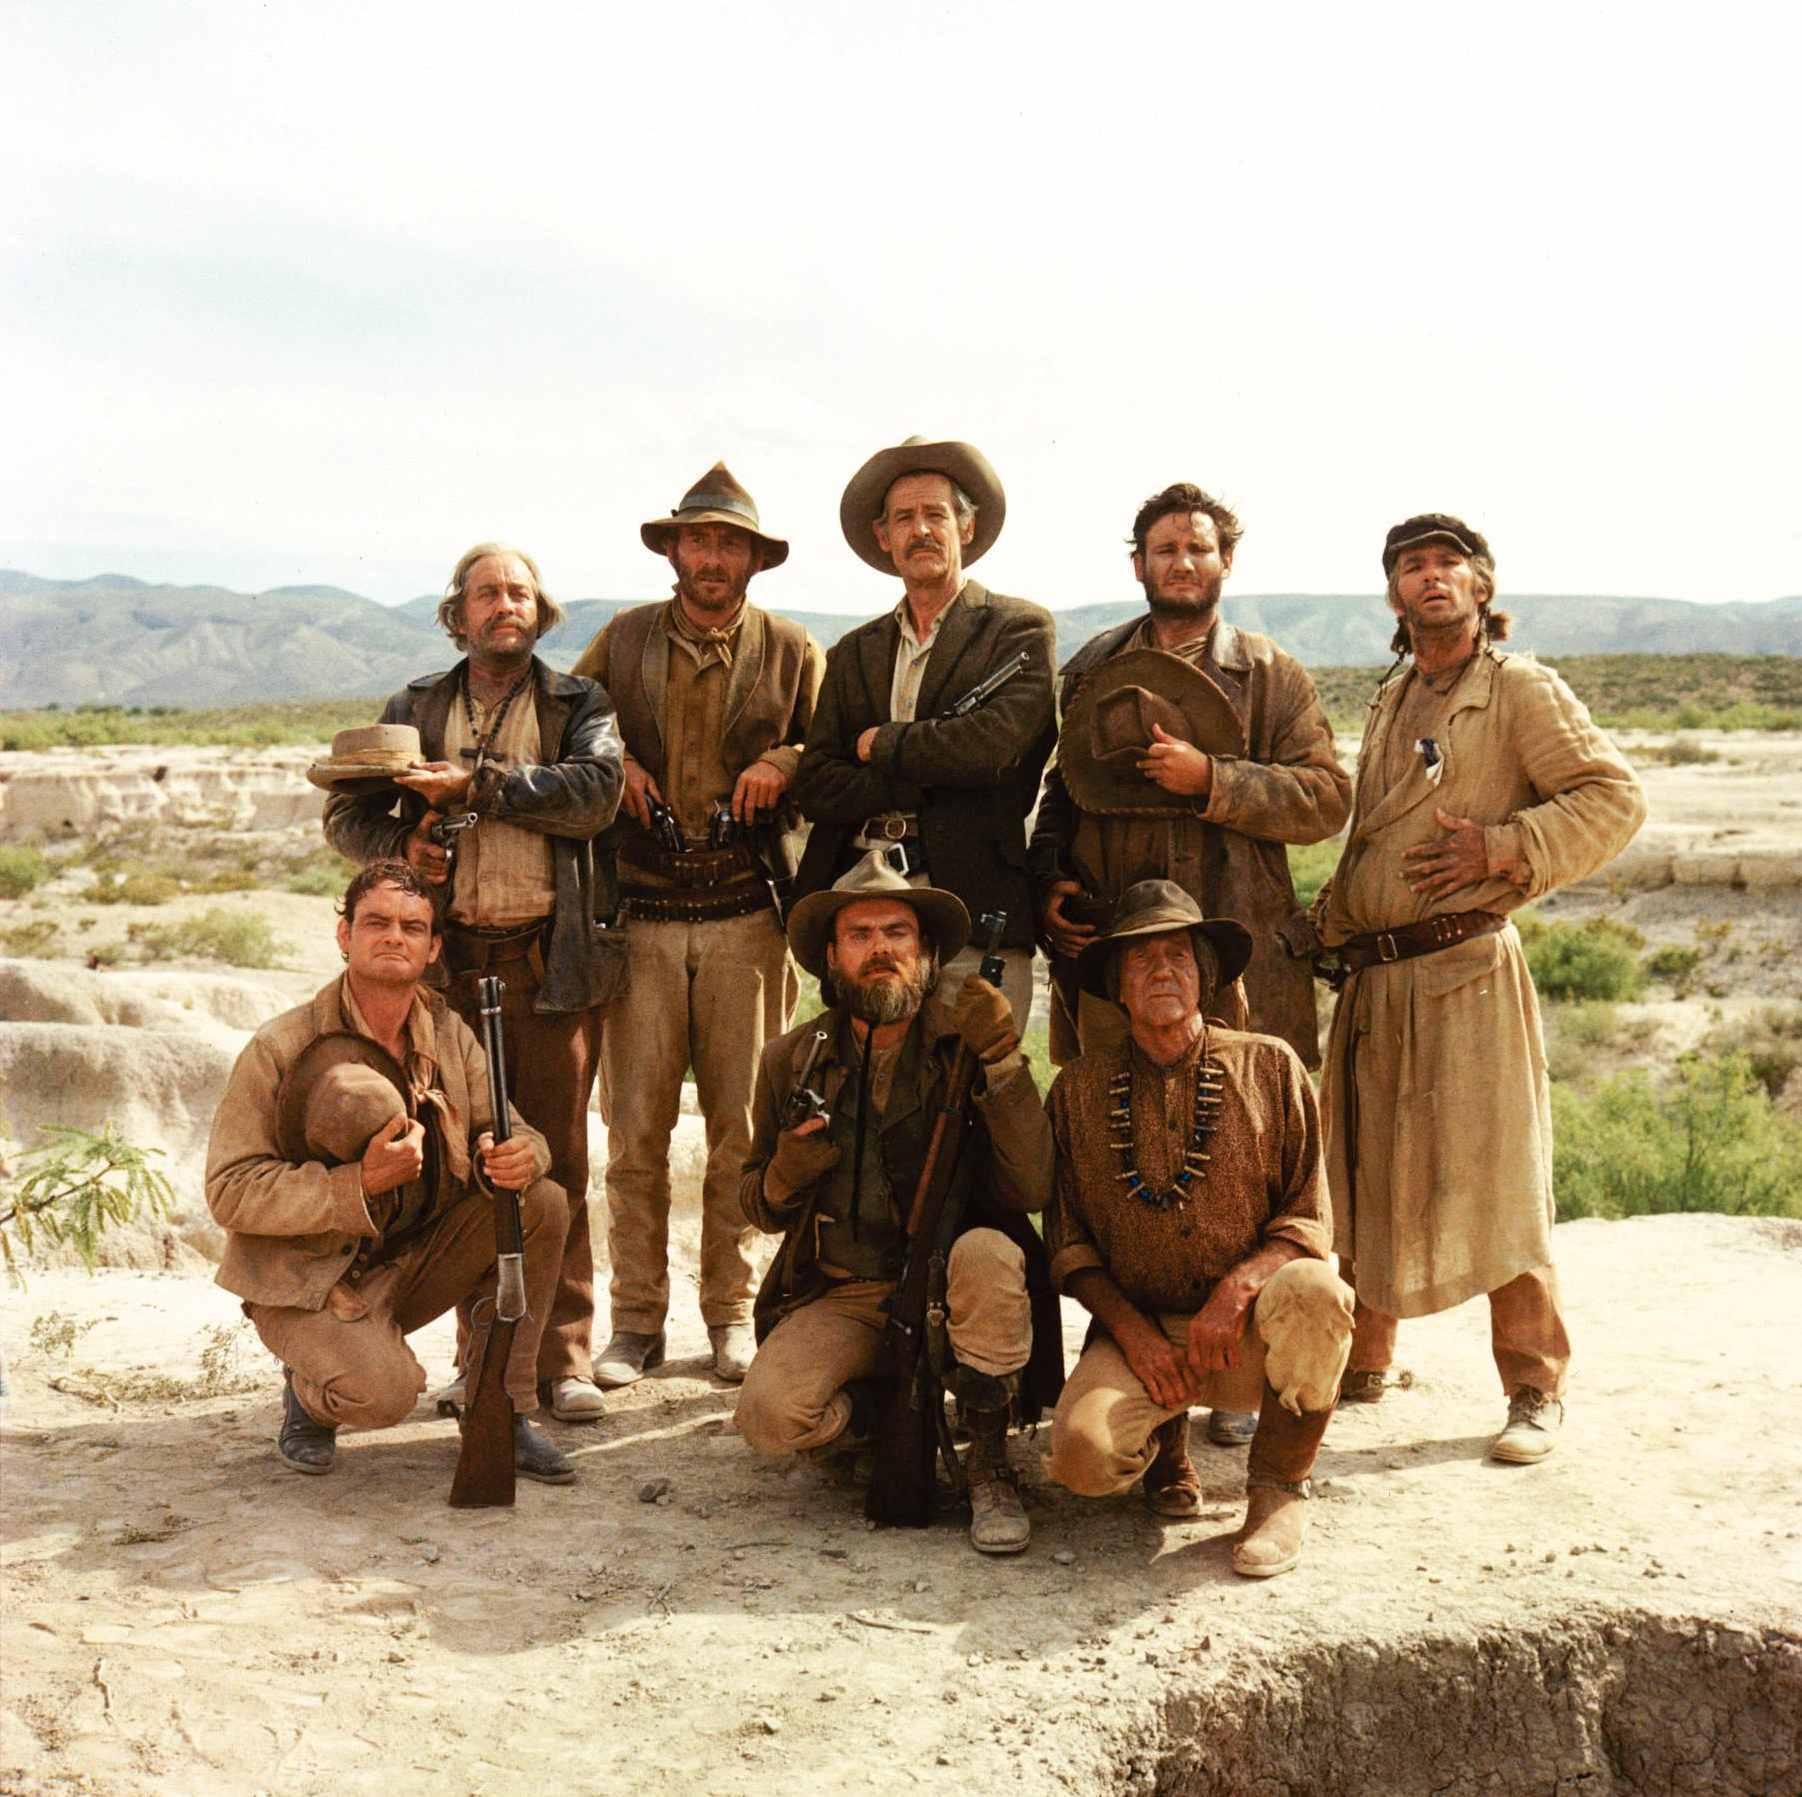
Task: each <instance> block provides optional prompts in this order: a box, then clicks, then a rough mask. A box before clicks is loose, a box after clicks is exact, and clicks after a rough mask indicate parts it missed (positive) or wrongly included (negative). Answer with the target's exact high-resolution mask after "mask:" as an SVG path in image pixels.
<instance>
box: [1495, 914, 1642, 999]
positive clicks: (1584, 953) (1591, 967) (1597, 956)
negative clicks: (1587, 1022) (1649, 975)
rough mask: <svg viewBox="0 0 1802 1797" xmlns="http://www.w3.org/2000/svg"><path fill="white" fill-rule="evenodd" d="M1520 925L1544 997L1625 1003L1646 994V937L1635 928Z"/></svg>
mask: <svg viewBox="0 0 1802 1797" xmlns="http://www.w3.org/2000/svg"><path fill="white" fill-rule="evenodd" d="M1515 922H1516V924H1517V926H1518V927H1519V928H1520V936H1521V942H1522V945H1523V946H1524V947H1525V949H1526V951H1527V966H1528V967H1529V968H1530V969H1531V970H1532V974H1533V984H1534V985H1535V986H1536V987H1537V988H1538V989H1539V994H1540V996H1541V997H1542V998H1548V999H1552V1000H1555V1001H1556V1000H1568V999H1609V1000H1620V999H1624V998H1637V997H1638V996H1639V995H1640V993H1641V992H1643V991H1644V990H1645V985H1646V976H1645V972H1644V970H1643V969H1642V968H1641V967H1640V965H1639V950H1640V949H1642V948H1644V947H1645V938H1644V937H1643V936H1642V935H1640V933H1639V932H1638V931H1637V930H1636V929H1634V928H1633V927H1632V925H1630V924H1623V923H1616V922H1615V921H1614V920H1613V919H1612V918H1607V917H1592V918H1591V919H1590V920H1589V921H1588V922H1587V923H1546V922H1544V921H1543V920H1541V919H1540V918H1537V917H1533V916H1531V915H1528V916H1526V917H1525V918H1524V919H1523V918H1522V917H1520V916H1517V917H1516V918H1515Z"/></svg>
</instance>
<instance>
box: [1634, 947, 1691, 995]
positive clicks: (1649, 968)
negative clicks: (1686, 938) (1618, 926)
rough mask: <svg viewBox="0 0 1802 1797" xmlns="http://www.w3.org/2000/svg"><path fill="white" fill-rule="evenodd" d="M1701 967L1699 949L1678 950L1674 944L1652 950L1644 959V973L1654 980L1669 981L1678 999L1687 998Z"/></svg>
mask: <svg viewBox="0 0 1802 1797" xmlns="http://www.w3.org/2000/svg"><path fill="white" fill-rule="evenodd" d="M1701 965H1702V951H1701V950H1700V949H1699V948H1678V947H1676V945H1675V944H1670V945H1667V946H1666V947H1664V948H1660V949H1654V950H1653V951H1652V953H1651V954H1649V955H1648V956H1647V957H1646V962H1645V968H1646V972H1647V973H1648V974H1650V975H1651V977H1652V978H1653V979H1655V980H1669V981H1670V983H1671V985H1672V987H1673V988H1674V989H1675V990H1676V994H1677V996H1678V997H1679V998H1687V997H1688V996H1689V993H1690V988H1691V987H1692V986H1694V985H1695V983H1696V969H1697V968H1698V967H1700V966H1701Z"/></svg>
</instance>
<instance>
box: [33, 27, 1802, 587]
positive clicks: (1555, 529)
mask: <svg viewBox="0 0 1802 1797" xmlns="http://www.w3.org/2000/svg"><path fill="white" fill-rule="evenodd" d="M1798 16H1799V15H1797V14H1796V12H1795V11H1794V9H1788V8H1775V7H1770V6H1768V5H1763V4H1760V5H1739V4H1735V3H1733V0H1728V3H1726V4H1715V5H1711V6H1709V7H1707V8H1686V9H1683V10H1681V11H1679V10H1677V9H1671V8H1653V7H1642V8H1634V7H1627V6H1624V5H1621V4H1612V5H1605V6H1604V5H1587V4H1582V3H1565V4H1557V5H1541V4H1535V3H1532V0H1527V3H1524V4H1516V5H1513V6H1510V7H1507V8H1503V7H1499V6H1484V7H1473V6H1457V5H1446V4H1443V3H1441V4H1436V5H1432V6H1413V5H1383V4H1380V3H1379V4H1373V5H1369V6H1363V7H1355V8H1354V7H1346V6H1342V5H1337V6H1312V5H1299V4H1297V5H1289V6H1284V7H1265V6H1257V5H1253V4H1240V5H1235V6H1231V7H1226V6H1218V5H1211V4H1206V3H1194V0H1191V3H1190V4H1184V5H1142V4H1133V3H1131V0H1126V3H1115V4H1108V5H1086V6H1081V7H1059V6H1055V5H1046V4H1043V3H1041V4H1039V5H1036V6H1031V7H1029V6H1025V5H1001V4H995V3H992V0H962V3H960V4H958V5H956V6H951V5H921V4H895V5H887V6H885V5H882V4H880V3H877V0H862V3H860V4H849V3H847V4H837V3H834V0H814V3H813V4H805V5H804V4H800V3H799V0H790V3H789V4H785V5H772V4H759V3H758V0H738V3H737V4H730V5H726V4H719V3H718V0H684V3H683V4H682V5H680V6H667V7H664V6H651V5H633V6H620V5H608V4H605V3H604V0H603V3H601V4H594V3H592V0H591V3H590V4H587V5H584V6H581V7H576V6H555V5H522V6H518V7H512V8H500V7H496V6H494V5H492V4H484V5H481V6H473V5H464V4H461V3H459V0H437V3H435V4H432V5H430V6H427V5H419V4H389V5H370V4H368V3H367V0H362V3H360V4H357V5H354V6H349V5H337V4H332V3H330V0H312V3H310V4H308V5H306V6H278V5H273V4H261V5H258V4H249V3H247V0H230V3H228V4H206V3H195V0H188V3H185V4H166V5H159V4H152V3H150V0H107V3H106V4H105V5H100V4H92V3H90V4H86V5H81V4H76V5H70V4H69V3H68V0H50V3H42V4H40V3H38V0H6V3H5V4H4V6H3V7H0V34H3V41H4V45H5V54H4V56H0V167H4V169H5V170H6V178H5V180H4V181H3V182H0V347H3V348H4V357H5V360H4V366H5V371H6V372H5V392H6V397H7V401H8V404H7V411H8V414H9V420H8V423H9V428H8V429H6V430H5V432H4V433H3V434H0V478H3V482H4V492H5V495H6V503H5V504H4V506H0V565H3V566H9V567H16V568H23V569H27V570H29V571H31V572H34V573H37V574H41V575H47V576H51V577H56V578H65V579H67V578H81V577H85V576H88V575H92V574H96V573H100V572H102V571H108V572H119V573H126V574H131V575H135V576H137V577H139V578H141V579H145V580H150V581H174V582H180V583H202V582H213V583H217V584H220V585H224V586H228V587H233V588H236V589H239V590H245V591H261V590H264V589H265V588H270V587H275V586H281V585H290V584H303V583H306V584H313V583H317V584H330V585H337V586H343V587H348V588H350V589H352V590H354V591H357V592H362V593H366V594H368V595H370V596H371V597H373V598H377V599H380V600H384V601H398V600H402V599H407V598H411V597H414V596H416V595H418V594H421V593H425V592H429V591H437V590H440V589H441V588H442V586H443V583H444V580H445V578H446V576H447V575H448V573H449V571H450V569H451V566H452V564H453V563H454V562H455V560H456V558H457V556H458V555H459V554H460V553H461V551H462V550H463V549H464V548H465V547H467V546H468V545H470V544H471V543H473V542H476V541H480V540H484V539H490V538H498V539H502V540H506V541H511V542H516V543H519V544H521V545H523V546H524V547H526V548H528V549H529V550H531V551H532V553H533V554H534V555H535V556H536V558H537V560H538V562H539V564H540V566H541V568H542V569H543V571H544V575H545V580H546V584H547V585H548V587H549V588H550V589H551V590H552V591H553V592H555V593H557V594H559V595H560V596H564V597H570V598H576V597H610V598H632V597H637V598H643V597H652V596H656V595H657V594H660V593H662V592H664V591H666V590H667V587H668V568H667V564H663V563H660V562H657V561H655V560H654V559H653V558H652V557H651V555H650V554H649V552H648V551H647V550H645V549H644V548H643V547H642V545H641V544H640V542H639V540H638V529H637V527H638V525H639V523H640V522H641V521H643V520H645V519H647V518H652V517H657V516H662V515H664V514H666V513H667V512H668V511H669V510H670V509H671V508H672V507H673V506H674V505H675V504H676V502H677V500H678V499H679V498H680V496H681V494H682V493H683V492H684V491H685V490H686V489H687V488H688V487H689V486H690V485H691V484H692V482H693V481H694V480H695V479H696V478H697V477H698V476H699V475H700V474H701V473H702V472H703V471H704V470H705V469H706V468H707V467H708V466H709V464H710V463H712V461H713V460H714V459H715V458H716V457H721V456H723V457H724V458H725V460H726V461H727V462H728V464H729V465H730V466H731V468H732V469H733V471H734V473H736V474H737V475H738V477H739V478H740V479H741V480H742V481H743V482H744V483H745V485H746V486H747V487H749V488H750V490H751V491H752V493H753V494H754V495H755V497H756V499H757V502H758V504H759V506H760V508H761V510H762V515H763V520H764V524H765V527H766V528H767V529H769V530H771V531H772V532H774V533H775V534H777V535H781V536H785V537H787V538H788V539H789V540H790V542H791V545H792V549H791V555H790V559H789V561H788V564H787V565H786V566H785V567H784V568H782V569H781V570H779V571H775V572H772V573H770V574H768V575H764V576H762V577H760V578H759V580H758V583H757V584H756V586H754V588H753V596H754V597H755V598H757V599H758V600H760V601H761V602H763V603H765V604H768V605H774V606H778V607H781V608H785V609H802V610H806V609H821V610H834V611H847V612H864V613H873V612H875V611H877V610H879V609H881V608H883V607H885V606H886V605H888V604H891V603H892V602H893V599H894V597H895V595H896V593H897V592H898V590H899V589H898V585H897V583H895V582H893V581H886V582H885V580H884V579H883V578H882V577H881V576H879V575H877V574H876V573H875V572H873V571H871V570H869V569H867V568H866V567H865V566H864V565H863V563H861V562H860V561H858V560H857V559H856V558H855V557H854V556H853V555H852V553H851V551H850V549H849V548H848V547H847V546H846V544H845V542H844V540H843V538H842V536H841V534H840V531H839V527H838V498H839V495H840V493H841V492H842V490H843V488H844V485H845V483H846V481H847V480H848V479H849V477H850V476H851V474H852V472H853V471H854V470H855V469H856V468H857V467H858V465H859V464H860V463H861V462H862V461H864V460H865V459H866V458H867V457H868V456H869V455H871V454H872V453H874V451H875V450H877V449H878V448H881V447H883V446H885V445H887V444H891V443H895V442H899V441H900V440H901V439H902V438H903V437H906V436H908V435H910V434H913V433H916V432H919V433H923V434H926V435H928V436H931V437H962V438H966V439H968V440H969V441H971V442H973V443H975V444H976V445H978V446H979V447H980V448H981V449H982V450H983V451H984V453H985V454H987V456H988V457H989V459H990V460H991V461H992V462H993V464H994V465H995V467H996V469H997V470H998V472H999V474H1000V476H1001V479H1002V481H1003V483H1004V485H1005V487H1006V490H1007V504H1008V511H1007V524H1006V528H1005V529H1004V531H1003V533H1002V536H1001V539H1000V541H999V542H998V543H997V545H996V547H995V548H994V549H993V550H992V551H991V552H990V553H989V555H988V556H987V558H985V560H984V561H983V562H982V563H981V564H980V565H979V567H978V570H977V572H978V574H979V577H980V578H982V579H983V580H984V581H985V582H986V583H987V584H989V585H991V586H993V587H995V588H997V589H999V590H1001V591H1004V592H1010V593H1016V594H1024V595H1026V596H1028V597H1031V598H1035V599H1038V600H1040V601H1041V602H1042V603H1045V604H1048V605H1053V606H1066V605H1076V604H1083V603H1090V602H1094V601H1098V600H1106V599H1120V598H1130V597H1132V596H1133V595H1134V593H1135V590H1136V589H1135V588H1134V587H1133V585H1132V580H1131V570H1130V567H1129V565H1128V563H1127V560H1126V551H1125V548H1124V546H1123V540H1124V538H1125V537H1126V536H1127V534H1128V531H1129V529H1130V525H1131V520H1132V515H1133V513H1134V511H1135V510H1136V508H1137V506H1138V503H1139V501H1140V500H1141V499H1142V498H1144V497H1145V496H1146V495H1147V494H1149V493H1151V492H1153V491H1155V490H1157V489H1158V488H1161V487H1163V486H1164V485H1166V484H1167V483H1169V482H1171V481H1174V480H1193V481H1196V482H1199V483H1200V484H1201V485H1202V486H1204V487H1206V488H1208V489H1209V490H1210V491H1213V492H1216V493H1219V494H1221V495H1222V496H1224V497H1226V498H1227V499H1228V500H1230V501H1231V502H1232V503H1233V504H1235V505H1236V506H1237V507H1238V509H1239V512H1240V515H1241V518H1242V520H1243V522H1244V526H1245V538H1244V541H1243V543H1242V544H1241V546H1240V549H1239V553H1238V558H1237V562H1236V565H1235V568H1234V571H1233V577H1232V585H1231V586H1230V587H1229V589H1228V590H1229V593H1230V592H1231V591H1234V590H1237V591H1239V592H1243V593H1270V592H1372V593H1374V592H1376V591H1377V590H1379V588H1380V585H1381V570H1380V566H1379V550H1380V547H1381V543H1382V537H1383V533H1384V531H1385V530H1386V529H1387V527H1388V526H1389V525H1390V524H1391V523H1393V522H1395V521H1397V520H1398V519H1400V518H1402V517H1404V516H1407V515H1409V514H1411V513H1413V512H1416V511H1421V510H1444V511H1450V512H1454V513H1457V514H1459V515H1462V516H1464V517H1465V518H1467V519H1468V520H1469V521H1470V522H1471V523H1473V524H1474V525H1476V526H1477V527H1478V528H1479V529H1481V530H1483V531H1484V532H1486V533H1487V535H1488V536H1489V539H1490V541H1491V543H1492V545H1493V546H1494V548H1495V551H1496V557H1497V562H1498V575H1499V582H1500V586H1501V590H1502V592H1503V593H1504V594H1506V593H1507V592H1509V591H1513V592H1564V593H1580V592H1599V593H1611V594H1636V595H1648V596H1665V597H1676V598H1687V599H1696V600H1705V601H1719V600H1727V599H1766V598H1772V597H1776V596H1779V595H1783V594H1792V593H1797V592H1802V505H1799V504H1798V502H1797V492H1798V476H1799V475H1802V451H1799V450H1798V441H1799V439H1798V431H1797V418H1798V415H1799V413H1802V330H1799V329H1798V325H1797V315H1798V295H1799V292H1802V281H1799V280H1798V275H1799V274H1802V268H1799V266H1798V264H1799V262H1802V250H1799V248H1798V245H1799V242H1802V234H1799V233H1798V232H1797V231H1796V229H1795V225H1794V209H1795V190H1796V175H1797V166H1796V165H1797V156H1796V138H1795V129H1794V119H1795V108H1796V99H1797V96H1796V89H1795V79H1794V71H1795V69H1796V67H1797V66H1798V51H1799V50H1802V42H1799V41H1798V39H1799V38H1802V26H1799V25H1798V23H1797V19H1798Z"/></svg>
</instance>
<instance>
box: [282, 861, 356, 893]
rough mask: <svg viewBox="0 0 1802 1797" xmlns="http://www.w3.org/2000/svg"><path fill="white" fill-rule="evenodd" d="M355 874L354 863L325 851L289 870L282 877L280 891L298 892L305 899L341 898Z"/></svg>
mask: <svg viewBox="0 0 1802 1797" xmlns="http://www.w3.org/2000/svg"><path fill="white" fill-rule="evenodd" d="M356 872H357V870H356V866H355V864H354V863H352V862H349V861H346V860H345V859H344V857H343V856H342V855H336V854H332V853H331V852H330V851H327V852H326V853H325V854H323V855H320V856H316V857H315V858H314V859H313V860H311V861H308V862H305V863H303V864H302V865H301V866H299V867H296V868H292V869H290V870H289V872H288V873H286V874H285V875H284V876H283V877H282V883H281V885H282V891H284V892H298V893H300V894H301V895H302V896H303V897H306V898H342V897H343V896H344V889H345V887H346V886H348V885H349V884H350V883H351V881H352V879H354V878H355V877H356Z"/></svg>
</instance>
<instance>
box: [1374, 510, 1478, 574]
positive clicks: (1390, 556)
mask: <svg viewBox="0 0 1802 1797" xmlns="http://www.w3.org/2000/svg"><path fill="white" fill-rule="evenodd" d="M1419 543H1454V544H1456V545H1457V547H1458V548H1460V549H1462V550H1463V551H1464V553H1465V554H1466V555H1468V556H1469V557H1470V559H1471V560H1472V561H1473V562H1477V563H1480V564H1481V565H1482V567H1483V568H1484V570H1485V571H1486V572H1487V573H1489V574H1490V575H1491V576H1493V575H1494V573H1495V557H1494V556H1493V555H1491V554H1490V553H1489V543H1488V541H1487V539H1486V538H1485V537H1484V535H1483V533H1482V532H1481V531H1480V530H1472V529H1471V527H1470V526H1469V525H1468V524H1466V523H1465V522H1464V520H1463V519H1462V518H1454V517H1453V516H1452V515H1451V513H1449V512H1422V513H1420V514H1419V515H1418V516H1417V517H1413V518H1404V519H1403V520H1402V522H1401V523H1400V524H1397V525H1396V526H1395V527H1394V528H1393V529H1392V530H1391V531H1390V532H1389V534H1388V536H1386V537H1385V538H1384V539H1383V575H1384V578H1385V579H1387V578H1388V577H1389V576H1390V575H1391V574H1393V573H1394V572H1395V564H1396V559H1397V558H1398V557H1399V556H1400V555H1401V552H1402V551H1403V550H1404V549H1412V548H1414V547H1415V545H1416V544H1419Z"/></svg>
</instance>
